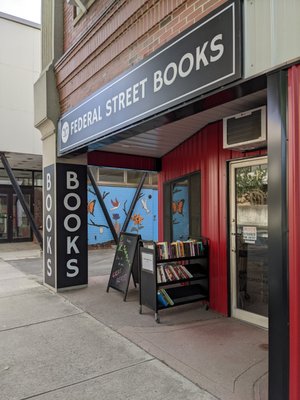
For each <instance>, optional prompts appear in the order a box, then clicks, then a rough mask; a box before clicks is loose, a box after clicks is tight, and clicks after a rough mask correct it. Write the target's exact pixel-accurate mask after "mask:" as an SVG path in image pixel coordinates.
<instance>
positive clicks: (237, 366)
mask: <svg viewBox="0 0 300 400" xmlns="http://www.w3.org/2000/svg"><path fill="white" fill-rule="evenodd" d="M1 254H2V253H1V248H0V257H1ZM113 256H114V253H113V251H111V250H97V251H90V252H89V287H88V288H86V289H80V290H74V291H67V292H64V293H60V294H59V295H55V294H53V293H52V292H49V291H48V290H47V289H45V288H44V287H42V286H40V285H37V282H41V276H42V275H41V268H42V260H41V258H36V259H27V260H14V261H9V262H10V264H12V265H14V266H15V267H17V268H18V270H19V271H22V272H24V273H25V274H26V276H27V277H30V278H31V279H30V281H31V282H32V284H34V285H37V287H36V286H35V287H33V288H27V289H26V290H25V292H26V296H25V294H23V295H22V296H23V300H20V301H19V303H18V305H16V306H15V307H13V308H14V309H16V310H17V309H19V308H20V307H21V309H20V314H19V317H18V318H17V319H16V320H17V321H18V323H20V324H21V325H22V324H23V325H26V324H28V322H26V321H27V319H28V318H29V321H30V320H31V318H33V315H31V314H30V312H29V309H32V310H34V309H35V307H37V310H39V307H41V310H40V311H39V312H35V311H33V314H34V318H37V317H38V316H39V318H40V319H41V322H38V324H49V326H50V327H52V329H53V331H52V330H50V332H52V333H51V334H50V337H51V338H52V337H53V339H52V340H53V342H54V343H52V341H51V346H53V348H54V349H55V340H58V341H59V343H61V344H62V346H63V347H64V346H66V349H68V352H66V356H67V359H68V360H69V359H71V360H72V357H71V356H69V352H72V350H69V345H68V343H69V341H70V340H71V341H72V342H73V338H72V334H71V332H72V327H73V326H74V325H76V324H77V323H78V324H79V325H80V326H81V324H83V325H85V324H86V322H84V323H83V321H88V322H89V324H88V325H90V324H91V323H92V321H93V324H94V325H96V326H97V327H98V324H99V328H97V329H96V328H89V329H92V330H93V336H91V337H89V335H88V336H87V337H88V338H89V339H88V344H86V339H84V340H81V341H79V340H78V341H77V340H76V337H75V339H74V344H75V346H83V348H84V347H87V348H88V350H86V351H87V352H89V351H90V350H89V347H90V346H92V349H93V351H95V358H96V360H88V357H86V356H85V355H84V354H83V355H80V359H81V358H82V362H83V364H86V365H89V363H93V362H97V357H102V353H103V351H102V350H101V354H99V355H98V352H99V349H98V347H97V345H96V347H97V348H94V347H93V343H89V342H90V341H91V340H92V341H95V343H96V344H97V343H98V342H97V341H100V338H99V337H98V336H97V334H96V332H97V333H98V334H99V335H100V336H101V335H102V333H103V336H104V337H105V334H104V332H105V331H106V330H109V331H110V332H111V335H116V338H121V339H122V340H123V341H124V342H122V343H128V342H126V340H125V339H124V338H127V339H128V340H129V341H130V342H131V343H128V344H129V348H132V346H133V348H134V349H136V351H137V353H138V355H139V356H140V354H141V353H140V352H142V354H143V355H144V357H146V359H143V360H142V361H140V359H139V358H138V361H136V360H135V355H134V356H133V368H135V367H136V369H137V370H138V371H139V372H140V368H142V366H145V367H147V368H148V367H149V366H150V365H152V364H155V366H156V364H157V363H158V365H159V368H162V370H161V372H159V374H165V372H164V371H165V369H166V370H167V371H169V374H170V375H168V378H166V380H165V379H164V378H162V376H163V375H160V376H161V379H162V381H164V380H165V383H166V382H168V385H169V384H170V385H173V383H171V378H172V379H174V382H177V383H175V386H176V387H177V386H178V385H179V386H180V385H181V383H180V382H184V385H185V387H188V388H191V389H188V390H187V392H186V393H185V394H183V392H182V391H179V392H178V397H176V396H175V395H174V393H173V392H172V391H171V392H170V391H169V389H168V388H167V386H164V385H162V387H160V385H161V384H162V381H160V379H158V378H157V377H156V375H155V374H154V375H151V376H149V378H148V377H146V376H141V385H142V386H144V385H145V378H146V380H147V381H148V379H149V380H150V381H151V380H152V381H153V379H155V381H153V382H155V383H153V382H152V383H149V385H147V390H148V391H149V393H148V394H149V399H153V398H167V399H168V398H169V397H168V396H169V395H170V398H171V397H172V398H174V399H177V398H178V399H179V398H180V399H182V398H186V399H193V398H197V399H202V398H203V399H215V398H218V399H221V400H267V399H268V392H267V386H268V351H267V349H268V345H267V343H268V332H267V331H265V330H263V329H260V328H257V327H255V326H251V325H248V324H245V323H242V322H240V321H238V320H234V319H231V318H224V317H221V316H220V315H219V314H216V313H213V312H211V311H206V310H205V309H204V308H201V307H199V304H197V303H194V304H190V305H185V306H181V307H178V308H174V309H170V310H164V311H163V312H161V324H157V323H155V321H154V318H153V312H152V311H150V310H148V309H147V308H146V307H144V308H143V314H142V315H140V314H139V306H138V290H137V289H135V288H134V287H133V285H131V286H130V290H129V292H128V297H127V301H126V302H123V296H122V294H121V293H119V292H117V291H115V290H113V289H110V291H109V293H106V286H107V282H108V278H109V276H108V273H109V271H110V269H111V264H112V259H113ZM9 260H12V257H9ZM10 268H11V271H15V273H17V271H16V270H15V269H14V268H13V267H10ZM27 285H28V282H27ZM41 293H42V295H41ZM34 296H36V298H34ZM17 297H18V296H17ZM41 297H42V298H43V299H44V301H42V300H41ZM26 298H28V299H30V302H29V303H30V304H31V302H32V303H34V304H36V303H37V304H39V305H40V306H38V305H36V306H32V307H31V306H30V304H29V303H28V306H27V308H26V309H27V311H26V312H23V311H22V307H23V306H25V305H26V301H25V299H26ZM53 298H55V300H52V303H51V301H50V300H49V299H53ZM20 299H21V298H20ZM1 300H2V299H0V309H3V304H4V303H3V304H2V303H1ZM28 301H29V300H28ZM55 302H58V303H57V304H56V303H55ZM44 303H45V304H44ZM12 304H13V303H12ZM51 304H52V306H51ZM62 305H65V306H62ZM66 306H68V307H67V310H66V315H62V316H59V317H56V316H55V313H58V311H60V312H62V311H63V310H64V307H66ZM7 307H8V304H7ZM69 307H71V310H72V311H71V310H70V309H69ZM5 308H6V305H5V304H4V309H5ZM48 308H50V309H49V311H48ZM51 313H54V315H52V314H51ZM21 314H22V315H23V323H22V321H21V320H20V316H21ZM48 314H49V315H50V318H49V319H50V321H49V322H47V320H48V318H47V315H48ZM56 318H58V319H59V323H58V322H55V321H56ZM53 319H54V320H53ZM73 319H76V323H74V325H72V320H73ZM52 320H53V321H52ZM65 320H69V321H70V322H69V324H71V325H70V327H69V328H68V327H67V326H66V327H65V329H66V331H64V328H63V327H64V325H65ZM0 321H1V317H0ZM62 322H63V323H62ZM29 323H30V322H29ZM61 323H62V325H63V327H62V328H60V326H61ZM51 324H52V325H51ZM58 328H59V329H61V334H59V338H58V339H55V338H54V337H55V332H54V330H56V329H58ZM13 329H15V328H13ZM74 329H75V331H76V328H74ZM94 330H96V332H94ZM90 333H91V332H90ZM68 335H69V336H70V338H71V339H70V340H68V339H67V337H68ZM82 335H83V337H84V335H85V334H84V329H83V331H82ZM120 335H121V336H120ZM45 336H46V337H47V335H46V334H45ZM61 336H63V337H61ZM114 343H115V341H114ZM116 343H117V339H116ZM109 345H110V344H108V345H107V346H108V347H109ZM135 345H138V346H139V348H140V349H137V348H136V346H135ZM51 346H50V347H51ZM59 346H60V345H59ZM124 346H125V345H124ZM45 347H46V350H47V349H48V347H49V346H47V345H45ZM125 347H126V346H125ZM83 348H81V347H80V351H81V350H82V351H83ZM105 348H106V347H105ZM122 349H123V347H122V346H120V347H119V350H118V351H117V350H116V351H115V350H112V351H111V353H110V354H109V350H107V352H106V353H105V352H104V353H103V357H102V358H101V360H102V362H103V363H104V364H105V365H106V357H109V355H110V356H111V357H113V358H114V362H115V363H113V367H112V369H113V368H115V370H113V372H109V373H108V374H109V375H110V374H114V373H116V372H117V371H118V369H119V368H120V365H119V362H118V352H119V351H123V350H122ZM141 349H143V350H145V351H146V353H144V352H143V351H142V350H141ZM74 351H75V352H76V351H77V350H74ZM83 352H84V351H83ZM80 354H81V353H80ZM90 354H92V352H91V353H90ZM115 357H116V360H115ZM147 357H149V358H147ZM53 358H55V357H54V356H53ZM129 358H130V357H129ZM158 360H160V361H162V362H163V363H164V364H166V365H167V366H169V367H171V370H168V368H167V367H166V366H163V365H161V364H160V363H159V361H158ZM53 361H54V360H53ZM0 362H1V361H0ZM120 362H121V361H120ZM140 362H141V364H139V363H140ZM66 363H67V364H68V365H67V367H68V369H67V370H66V373H67V374H68V371H69V367H70V368H71V370H70V374H71V376H72V374H73V371H72V362H69V361H66ZM99 363H100V362H99ZM59 364H60V363H59ZM70 364H71V365H70ZM78 368H79V367H78ZM98 368H100V366H98ZM121 368H122V367H121ZM126 368H127V367H126ZM151 368H152V367H151ZM155 368H157V367H155ZM0 371H1V369H0ZM174 371H177V372H178V373H179V374H180V375H179V376H181V378H180V379H183V381H178V379H179V378H178V375H177V374H176V373H175V372H174ZM0 373H1V372H0ZM104 373H105V372H104ZM101 374H102V372H100V373H99V379H100V377H102V375H101ZM134 374H136V372H134ZM137 374H138V373H137ZM143 374H144V372H142V375H143ZM149 374H152V372H151V370H149ZM173 374H175V375H174V376H173ZM84 376H85V375H84ZM183 377H185V378H187V380H185V379H184V378H183ZM82 379H90V378H85V377H83V378H82ZM93 379H94V378H91V380H93ZM95 379H96V378H95ZM97 379H98V378H97ZM126 379H127V378H126ZM132 379H133V381H132V382H136V383H135V384H136V385H138V386H139V382H140V380H139V378H137V380H135V379H134V378H132ZM75 380H76V379H75ZM160 382H161V383H160ZM193 383H194V384H195V385H196V386H194V385H193ZM70 385H73V384H70ZM75 385H76V384H75ZM124 385H125V383H124ZM157 385H158V386H157ZM186 385H187V386H186ZM189 385H191V387H190V386H189ZM87 386H89V385H87ZM154 387H155V390H156V389H157V390H158V392H153V390H154V389H153V388H154ZM197 387H198V388H199V387H200V388H204V389H205V390H206V391H207V392H209V393H211V394H212V395H211V396H210V395H209V394H208V393H207V392H203V391H202V390H201V389H197ZM163 388H165V389H163ZM132 389H133V388H132ZM51 390H52V389H51ZM184 390H185V389H184ZM190 390H191V391H190ZM197 390H198V391H197ZM194 391H195V392H194ZM0 393H1V392H0ZM58 393H59V391H58ZM195 393H196V394H195ZM113 394H114V396H116V393H115V392H113ZM194 395H195V396H196V397H193V396H194ZM99 396H100V397H97V398H100V399H110V397H109V395H106V394H105V396H107V397H104V395H103V397H102V396H101V395H99ZM124 396H125V398H128V399H138V398H142V396H143V397H145V398H146V399H147V398H148V397H146V394H144V393H143V390H142V389H141V391H140V393H139V389H137V393H136V394H134V393H133V394H129V395H128V397H126V395H125V394H124ZM124 396H122V399H123V398H124ZM134 396H136V397H134ZM139 396H140V397H139ZM213 396H215V397H213ZM73 397H74V395H73ZM0 398H1V396H0ZM8 398H9V399H10V398H14V397H8ZM16 398H17V399H20V398H22V397H16ZM23 398H24V397H23ZM46 398H48V397H46ZM49 398H51V399H52V397H49ZM53 398H63V399H64V398H65V396H63V397H59V396H58V397H53ZM75 398H77V397H75ZM78 398H81V399H85V398H93V397H91V396H89V397H78ZM117 398H118V397H117Z"/></svg>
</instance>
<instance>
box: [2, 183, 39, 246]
mask: <svg viewBox="0 0 300 400" xmlns="http://www.w3.org/2000/svg"><path fill="white" fill-rule="evenodd" d="M22 191H23V194H24V197H25V201H26V202H27V204H28V205H29V207H30V208H31V209H32V191H31V190H30V189H27V188H23V189H22ZM28 240H32V232H31V228H30V224H29V220H28V218H27V216H26V214H25V212H24V210H23V207H22V206H21V203H20V201H19V200H18V198H17V196H16V194H15V193H14V191H13V189H12V188H11V187H7V186H6V187H2V188H0V242H15V241H16V242H18V241H28Z"/></svg>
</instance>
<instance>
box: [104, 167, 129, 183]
mask: <svg viewBox="0 0 300 400" xmlns="http://www.w3.org/2000/svg"><path fill="white" fill-rule="evenodd" d="M99 181H100V182H121V183H123V182H124V171H123V170H121V169H112V168H100V169H99Z"/></svg>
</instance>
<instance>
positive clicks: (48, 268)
mask: <svg viewBox="0 0 300 400" xmlns="http://www.w3.org/2000/svg"><path fill="white" fill-rule="evenodd" d="M54 185H55V176H54V165H53V164H52V165H49V166H48V167H46V168H44V283H45V284H46V285H49V286H51V287H52V288H56V267H55V209H54V208H55V204H56V201H55V197H54Z"/></svg>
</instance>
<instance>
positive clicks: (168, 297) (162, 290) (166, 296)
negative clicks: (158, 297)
mask: <svg viewBox="0 0 300 400" xmlns="http://www.w3.org/2000/svg"><path fill="white" fill-rule="evenodd" d="M160 292H161V294H162V295H163V296H164V298H165V299H166V301H167V302H168V303H169V305H170V306H174V301H173V300H172V299H171V297H170V296H169V295H168V292H167V291H166V290H165V289H160Z"/></svg>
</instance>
